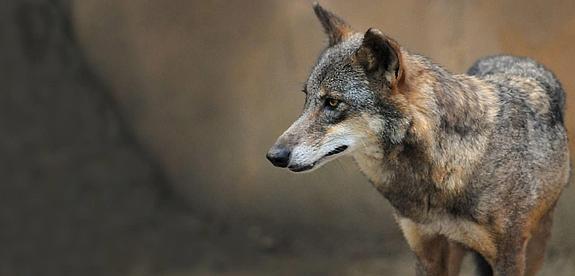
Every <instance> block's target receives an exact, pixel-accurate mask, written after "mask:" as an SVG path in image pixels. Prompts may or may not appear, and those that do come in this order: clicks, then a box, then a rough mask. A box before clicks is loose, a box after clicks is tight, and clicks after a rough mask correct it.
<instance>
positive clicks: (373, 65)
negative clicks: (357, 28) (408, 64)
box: [355, 28, 404, 87]
mask: <svg viewBox="0 0 575 276" xmlns="http://www.w3.org/2000/svg"><path fill="white" fill-rule="evenodd" d="M355 58H356V60H357V61H358V62H359V63H360V64H361V65H362V67H363V68H364V70H365V72H366V74H367V75H368V76H370V77H373V78H375V79H382V78H383V79H384V80H385V82H386V83H387V84H388V85H390V87H394V86H398V85H400V84H401V83H402V82H403V79H404V72H403V60H402V55H401V49H400V47H399V44H397V42H395V40H393V39H391V38H389V37H388V36H386V35H385V34H383V33H382V32H381V31H380V30H378V29H374V28H370V29H369V30H367V32H366V33H365V35H364V36H363V41H362V43H361V46H360V47H359V49H358V50H357V52H356V53H355Z"/></svg>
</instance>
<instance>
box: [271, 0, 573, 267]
mask: <svg viewBox="0 0 575 276" xmlns="http://www.w3.org/2000/svg"><path fill="white" fill-rule="evenodd" d="M314 11H315V14H316V15H317V17H318V19H319V21H320V22H321V25H322V26H323V29H324V31H325V33H326V34H327V37H328V40H329V43H328V46H327V47H326V48H325V50H323V52H322V53H321V54H320V56H319V59H318V60H317V63H316V64H315V66H314V67H313V70H312V71H311V74H310V75H309V77H308V79H307V81H306V82H305V86H304V88H303V92H304V93H305V104H304V110H303V113H302V114H301V116H300V117H299V118H298V119H297V120H296V121H295V122H294V123H293V124H292V125H291V126H290V127H289V128H288V129H287V130H286V131H285V132H284V133H283V134H282V135H281V136H280V137H279V138H278V140H277V142H276V143H275V144H274V145H273V146H272V148H271V149H270V150H269V152H268V153H267V158H268V159H269V160H270V161H271V163H273V165H275V166H277V167H282V168H288V169H289V170H291V171H293V172H309V171H312V170H315V169H317V168H319V167H321V166H322V165H323V164H325V163H327V162H329V161H331V160H334V159H336V158H338V157H340V156H344V155H351V156H353V158H354V159H355V161H356V163H357V165H358V166H359V168H360V170H361V171H362V172H363V174H364V175H365V176H366V177H367V178H368V179H369V181H370V182H371V183H372V184H373V185H374V186H375V188H376V189H377V190H378V191H379V192H380V193H381V194H382V195H383V196H384V197H385V198H386V199H387V200H388V201H389V202H390V203H391V205H392V206H393V208H394V210H395V217H396V221H397V223H398V225H399V227H400V228H401V230H402V232H403V234H404V236H405V239H406V240H407V244H408V245H409V247H410V248H411V250H412V251H413V252H414V254H415V256H416V258H417V265H416V271H417V274H418V275H457V274H458V273H459V270H460V265H461V261H462V258H463V256H464V255H465V253H466V252H472V254H474V255H475V256H476V262H477V265H478V272H479V274H480V275H534V274H535V273H536V272H537V271H538V270H539V269H540V267H541V266H542V263H543V258H544V254H545V253H544V252H545V251H544V249H545V246H546V241H547V240H548V238H549V236H550V229H551V223H552V213H553V209H554V206H555V204H556V202H557V200H558V198H559V196H560V194H561V191H562V190H563V188H564V187H565V186H566V185H567V183H568V181H569V177H570V160H569V150H568V141H567V135H566V130H565V126H564V106H565V96H564V91H563V89H562V87H561V84H560V83H559V81H558V80H557V78H556V77H555V76H554V74H553V73H552V72H551V71H549V70H548V69H546V68H545V67H544V66H543V65H541V64H539V63H537V62H535V61H533V60H532V59H529V58H524V57H515V56H507V55H500V56H491V57H487V58H483V59H480V60H479V61H477V62H476V63H475V64H474V65H473V66H472V67H471V68H470V69H469V70H468V72H467V74H453V73H451V72H449V71H447V70H446V69H444V68H442V67H441V66H439V65H437V64H435V63H433V62H432V61H431V60H430V59H429V58H426V57H424V56H421V55H418V54H415V53H413V52H410V51H408V50H407V49H405V48H403V47H401V46H400V45H399V44H398V43H397V42H396V41H395V40H394V39H392V38H390V37H388V36H387V35H385V34H384V33H382V32H381V31H380V30H378V29H375V28H370V29H368V30H367V31H366V32H365V33H363V32H356V31H354V30H353V29H352V28H351V27H350V25H348V24H347V23H346V22H345V21H344V20H342V19H341V18H340V17H338V16H336V15H335V14H333V13H332V12H330V11H328V10H326V9H324V8H323V7H321V6H320V5H319V4H317V3H316V4H314Z"/></svg>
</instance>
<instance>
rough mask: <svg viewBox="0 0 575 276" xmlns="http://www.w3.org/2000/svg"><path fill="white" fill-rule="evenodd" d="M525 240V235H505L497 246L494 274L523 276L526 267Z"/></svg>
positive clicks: (497, 275)
mask: <svg viewBox="0 0 575 276" xmlns="http://www.w3.org/2000/svg"><path fill="white" fill-rule="evenodd" d="M527 241H528V239H527V238H525V237H520V235H519V237H517V236H513V237H507V238H506V239H505V241H503V242H502V244H501V245H500V247H499V248H498V250H497V251H498V254H497V259H496V261H495V275H496V276H523V275H525V267H526V252H527V250H526V249H527Z"/></svg>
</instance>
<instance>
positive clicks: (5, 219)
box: [0, 0, 575, 276]
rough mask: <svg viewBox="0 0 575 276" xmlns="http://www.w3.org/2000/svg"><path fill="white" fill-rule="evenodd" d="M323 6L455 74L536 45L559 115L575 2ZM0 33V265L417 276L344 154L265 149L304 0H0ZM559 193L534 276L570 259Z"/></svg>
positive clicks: (570, 212) (51, 270) (295, 81)
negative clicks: (296, 156)
mask: <svg viewBox="0 0 575 276" xmlns="http://www.w3.org/2000/svg"><path fill="white" fill-rule="evenodd" d="M321 3H322V4H323V5H324V6H325V7H327V8H328V9H330V10H332V11H334V12H336V13H337V14H339V15H340V16H342V17H343V18H345V19H346V20H347V21H348V22H349V23H350V24H351V25H352V26H353V27H354V28H355V29H356V30H360V31H365V30H367V29H368V28H369V27H378V28H380V29H381V30H383V31H384V32H386V33H387V34H389V35H390V36H392V37H394V38H395V39H396V40H398V41H399V42H400V43H401V44H402V45H403V46H405V47H406V48H408V49H410V50H412V51H414V52H418V53H421V54H424V55H427V56H429V57H431V58H432V59H433V60H434V61H436V62H437V63H440V64H442V65H444V66H445V67H446V68H448V69H449V70H451V71H453V72H464V71H465V70H466V69H467V68H468V67H469V66H470V65H471V64H472V63H473V62H474V61H475V60H476V59H477V58H479V57H482V56H485V55H490V54H496V53H509V54H515V55H523V56H529V57H532V58H535V59H537V60H539V61H541V62H542V63H544V64H545V65H546V66H548V67H549V68H551V69H552V70H553V71H554V72H555V73H556V74H557V76H558V77H559V79H560V80H561V81H562V83H563V85H564V88H565V90H566V91H567V94H568V107H567V112H566V113H567V114H566V118H567V124H568V129H570V130H572V129H574V127H575V125H574V124H575V120H574V118H573V116H571V112H572V110H573V108H574V105H573V104H574V103H575V95H573V93H574V92H573V91H575V78H573V76H572V74H573V72H574V70H573V68H572V67H573V66H574V65H573V63H574V62H575V46H574V45H575V1H572V0H565V1H560V0H557V1H542V0H541V1H522V0H505V1H495V0H493V1H471V0H469V1H467V0H466V1H457V0H427V1H424V0H419V1H416V0H404V1H376V0H360V1H344V0H323V1H321ZM0 45H1V47H0V49H2V50H1V51H0V85H1V86H0V87H1V88H0V165H1V166H0V176H1V178H0V179H1V181H0V275H2V276H4V275H7V276H20V275H138V276H139V275H165V276H183V275H413V274H414V273H413V263H414V258H413V257H412V255H411V253H410V252H409V250H408V248H407V245H406V244H405V242H404V240H403V237H402V235H401V233H400V232H399V230H398V227H397V226H396V225H395V223H394V220H393V217H392V210H391V208H390V206H389V205H388V203H387V202H386V200H385V199H384V198H383V197H382V196H380V195H379V194H378V193H377V192H376V190H375V189H374V188H372V186H371V185H370V184H369V183H368V182H367V180H366V179H365V178H364V177H363V176H361V174H360V173H359V172H358V170H357V169H356V167H355V165H354V164H353V161H352V160H351V159H342V160H338V161H336V162H332V163H330V164H328V165H326V166H325V167H324V168H322V169H321V170H318V171H316V172H313V173H311V174H304V175H295V174H290V173H288V172H286V171H283V170H279V169H276V168H274V167H272V166H271V165H270V164H269V163H268V162H267V160H266V159H265V157H264V156H265V153H266V151H267V150H268V148H269V147H270V146H271V144H273V142H274V141H275V139H276V138H277V136H278V135H279V134H281V132H283V130H284V129H285V128H287V127H288V126H289V125H290V123H291V122H292V121H293V120H294V119H295V118H296V117H297V116H298V114H299V112H300V111H301V108H302V106H303V100H304V96H303V94H302V93H300V92H299V90H300V88H301V85H302V84H303V82H304V80H305V79H306V77H307V74H308V72H309V70H310V69H311V66H312V65H313V64H314V62H315V59H316V58H317V56H318V54H319V53H320V51H321V50H322V48H323V47H324V46H325V45H326V38H325V37H324V35H323V33H322V30H321V28H320V25H319V23H318V22H317V20H316V18H315V16H314V15H313V12H312V9H311V1H304V0H301V1H279V0H276V1H270V0H249V1H248V0H246V1H223V0H214V1H189V0H170V1H161V0H123V1H116V0H82V1H70V0H2V1H1V3H0ZM570 137H571V141H572V142H573V141H575V139H574V137H573V136H572V135H570ZM574 202H575V188H574V187H573V185H571V186H569V187H568V188H567V189H566V190H565V192H564V193H563V196H562V199H561V201H560V202H559V204H558V207H557V209H556V212H555V226H554V230H553V237H552V240H551V242H550V246H549V248H548V251H547V262H546V264H545V266H544V268H543V271H542V273H541V274H542V275H573V273H574V271H575V229H574V228H575V203H574ZM471 272H472V268H471V266H470V261H469V260H467V261H466V265H465V267H464V275H470V273H471Z"/></svg>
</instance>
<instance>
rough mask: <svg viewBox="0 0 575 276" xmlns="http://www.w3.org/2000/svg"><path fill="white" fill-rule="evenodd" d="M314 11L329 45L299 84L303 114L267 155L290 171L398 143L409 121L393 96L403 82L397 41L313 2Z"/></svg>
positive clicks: (399, 101)
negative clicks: (360, 28) (356, 28)
mask: <svg viewBox="0 0 575 276" xmlns="http://www.w3.org/2000/svg"><path fill="white" fill-rule="evenodd" d="M314 11H315V14H316V15H317V17H318V19H319V21H320V22H321V24H322V26H323V28H324V30H325V32H326V34H327V36H328V38H329V45H328V47H327V48H326V49H325V50H324V51H323V52H322V54H321V55H320V57H319V59H318V61H317V64H316V65H315V66H314V68H313V70H312V72H311V74H310V75H309V78H308V80H307V82H306V84H305V86H304V89H303V92H304V93H305V105H304V111H303V113H302V114H301V116H300V117H299V118H298V119H297V120H296V121H295V122H294V123H293V124H292V125H291V126H290V127H289V128H288V129H287V130H286V131H285V132H284V133H283V134H282V135H281V136H280V137H279V138H278V140H277V142H276V143H275V145H274V146H273V147H272V148H271V149H270V151H269V152H268V154H267V158H268V159H269V160H270V161H271V162H272V163H273V164H274V165H275V166H278V167H287V168H289V169H290V170H291V171H294V172H303V171H310V170H312V169H316V168H318V167H320V166H321V165H323V164H325V163H326V162H328V161H330V160H333V159H335V158H337V157H339V156H341V155H344V154H350V153H360V152H366V151H373V150H374V149H380V148H385V147H386V146H389V145H393V144H397V143H400V142H401V141H402V140H403V138H404V136H405V132H406V130H407V128H408V125H409V120H407V119H406V118H405V117H404V115H402V114H403V113H402V112H400V108H401V106H402V103H401V102H402V101H401V97H394V95H398V94H401V92H400V90H401V89H402V86H403V85H404V68H403V59H402V52H401V49H400V47H399V45H398V44H397V43H396V42H395V41H394V40H392V39H390V38H389V37H387V36H386V35H384V34H383V33H382V32H381V31H379V30H377V29H373V28H371V29H369V30H367V32H365V33H358V32H354V31H353V30H352V28H351V27H350V26H349V25H348V24H346V23H345V22H344V21H343V20H342V19H341V18H339V17H337V16H336V15H334V14H333V13H331V12H329V11H327V10H325V9H323V8H322V7H321V6H319V5H318V4H315V5H314Z"/></svg>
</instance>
